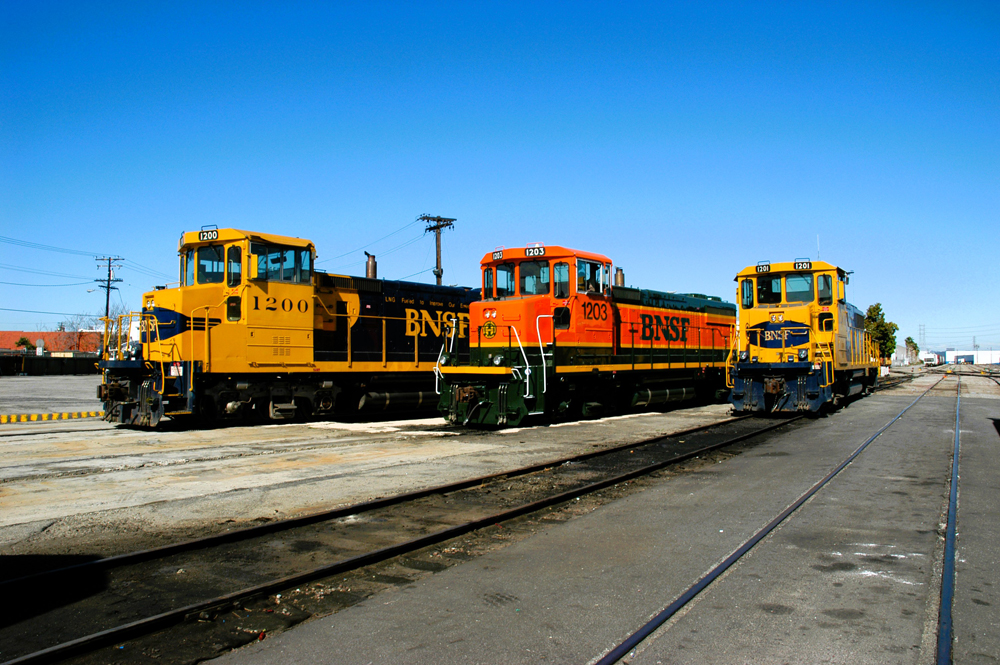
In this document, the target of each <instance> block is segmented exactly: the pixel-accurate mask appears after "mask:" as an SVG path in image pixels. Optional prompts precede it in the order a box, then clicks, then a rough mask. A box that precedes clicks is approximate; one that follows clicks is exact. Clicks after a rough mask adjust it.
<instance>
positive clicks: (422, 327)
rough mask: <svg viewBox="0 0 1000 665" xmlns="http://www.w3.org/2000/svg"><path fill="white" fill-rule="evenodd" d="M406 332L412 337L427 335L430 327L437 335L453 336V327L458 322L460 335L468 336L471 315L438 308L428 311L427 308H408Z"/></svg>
mask: <svg viewBox="0 0 1000 665" xmlns="http://www.w3.org/2000/svg"><path fill="white" fill-rule="evenodd" d="M405 312H406V334H407V335H408V336H410V337H416V336H417V335H420V336H421V337H427V330H428V328H429V329H430V331H431V333H433V335H434V336H435V337H440V336H441V335H446V336H449V337H450V336H451V327H452V326H453V325H455V322H456V321H457V322H458V336H459V337H462V338H464V337H467V336H468V334H469V315H468V314H455V313H454V312H446V311H444V310H438V311H436V312H428V311H427V310H426V309H420V310H416V309H406V310H405Z"/></svg>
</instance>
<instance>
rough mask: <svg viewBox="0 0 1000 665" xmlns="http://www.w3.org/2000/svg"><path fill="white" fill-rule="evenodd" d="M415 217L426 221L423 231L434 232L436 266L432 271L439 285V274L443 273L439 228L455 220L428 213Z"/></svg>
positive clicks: (451, 224)
mask: <svg viewBox="0 0 1000 665" xmlns="http://www.w3.org/2000/svg"><path fill="white" fill-rule="evenodd" d="M417 219H419V220H420V221H422V222H427V228H426V229H424V233H426V232H428V231H433V232H434V236H435V238H434V241H435V243H437V264H436V265H437V267H436V268H434V271H433V272H434V277H436V278H437V285H438V286H441V276H442V275H443V274H444V270H442V269H441V230H442V229H446V228H448V227H450V226H454V225H455V220H454V219H450V218H448V217H431V216H430V215H421V216H420V217H417Z"/></svg>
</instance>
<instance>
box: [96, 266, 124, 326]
mask: <svg viewBox="0 0 1000 665" xmlns="http://www.w3.org/2000/svg"><path fill="white" fill-rule="evenodd" d="M121 260H123V259H122V257H120V256H114V257H111V256H105V257H102V258H99V259H97V262H98V263H104V262H105V261H107V263H108V276H107V277H106V278H104V279H95V280H94V281H95V282H97V283H98V284H100V285H101V288H102V289H104V318H105V320H107V319H108V317H109V316H110V315H111V291H112V290H114V291H117V290H118V287H117V286H111V285H112V284H113V283H115V282H120V281H122V280H121V278H119V277H115V273H114V269H115V268H120V267H121V264H119V263H118V261H121Z"/></svg>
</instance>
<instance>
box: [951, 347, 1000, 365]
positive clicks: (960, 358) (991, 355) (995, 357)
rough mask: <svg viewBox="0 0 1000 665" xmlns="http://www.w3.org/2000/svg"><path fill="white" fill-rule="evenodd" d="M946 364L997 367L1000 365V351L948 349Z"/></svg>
mask: <svg viewBox="0 0 1000 665" xmlns="http://www.w3.org/2000/svg"><path fill="white" fill-rule="evenodd" d="M945 362H947V363H948V364H949V365H952V364H956V363H969V364H972V365H996V364H1000V349H997V350H994V349H987V350H985V351H984V350H982V349H979V350H978V351H975V350H972V351H969V350H962V349H948V350H947V351H945Z"/></svg>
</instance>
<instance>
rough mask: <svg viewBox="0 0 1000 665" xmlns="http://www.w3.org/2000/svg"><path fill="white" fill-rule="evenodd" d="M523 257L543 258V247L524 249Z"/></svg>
mask: <svg viewBox="0 0 1000 665" xmlns="http://www.w3.org/2000/svg"><path fill="white" fill-rule="evenodd" d="M524 255H525V256H545V248H544V247H526V248H525V249H524Z"/></svg>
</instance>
